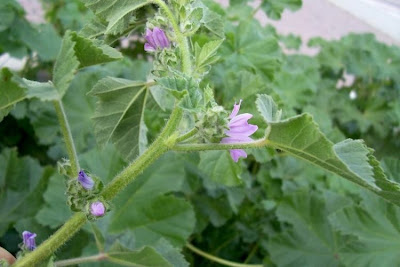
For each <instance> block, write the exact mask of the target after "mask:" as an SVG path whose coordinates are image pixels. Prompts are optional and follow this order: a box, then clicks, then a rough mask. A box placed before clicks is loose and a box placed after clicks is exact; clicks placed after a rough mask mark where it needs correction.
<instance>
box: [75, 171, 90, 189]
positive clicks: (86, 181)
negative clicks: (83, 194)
mask: <svg viewBox="0 0 400 267" xmlns="http://www.w3.org/2000/svg"><path fill="white" fill-rule="evenodd" d="M78 181H79V183H80V184H81V185H82V187H83V188H85V189H86V190H92V188H93V186H94V181H93V179H92V178H91V177H90V176H88V175H87V174H86V173H85V172H84V171H83V170H81V171H80V172H79V175H78Z"/></svg>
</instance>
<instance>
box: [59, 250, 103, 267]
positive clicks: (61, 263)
mask: <svg viewBox="0 0 400 267" xmlns="http://www.w3.org/2000/svg"><path fill="white" fill-rule="evenodd" d="M107 257H108V256H107V254H105V253H100V254H97V255H93V256H88V257H79V258H73V259H68V260H62V261H56V262H55V263H54V265H55V266H56V267H63V266H70V265H76V264H79V263H85V262H96V261H102V260H105V259H107Z"/></svg>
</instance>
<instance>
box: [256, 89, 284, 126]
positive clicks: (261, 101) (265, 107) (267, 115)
mask: <svg viewBox="0 0 400 267" xmlns="http://www.w3.org/2000/svg"><path fill="white" fill-rule="evenodd" d="M256 105H257V109H258V111H259V112H260V113H261V115H262V116H263V118H264V120H265V122H267V123H269V122H276V121H279V120H280V119H281V115H282V110H281V109H278V106H277V105H276V104H275V102H274V100H273V99H272V97H270V96H269V95H265V94H262V95H258V96H257V100H256Z"/></svg>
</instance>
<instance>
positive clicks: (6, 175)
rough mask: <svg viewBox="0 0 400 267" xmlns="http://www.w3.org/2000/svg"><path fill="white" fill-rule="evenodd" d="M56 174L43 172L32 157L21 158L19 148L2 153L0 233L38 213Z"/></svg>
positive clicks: (0, 157)
mask: <svg viewBox="0 0 400 267" xmlns="http://www.w3.org/2000/svg"><path fill="white" fill-rule="evenodd" d="M53 171H54V170H53V169H52V168H45V169H43V168H42V167H41V166H40V165H39V163H38V161H37V160H34V159H32V158H30V157H22V158H19V157H18V155H17V151H16V149H4V150H3V152H2V154H0V233H3V232H4V231H5V230H7V228H8V225H9V224H12V223H15V222H16V221H18V220H19V219H20V218H27V217H31V216H34V215H35V214H36V213H37V211H38V210H39V209H40V208H41V206H42V204H43V197H42V194H43V193H44V191H45V190H46V188H47V184H48V181H49V178H50V176H51V175H52V173H53Z"/></svg>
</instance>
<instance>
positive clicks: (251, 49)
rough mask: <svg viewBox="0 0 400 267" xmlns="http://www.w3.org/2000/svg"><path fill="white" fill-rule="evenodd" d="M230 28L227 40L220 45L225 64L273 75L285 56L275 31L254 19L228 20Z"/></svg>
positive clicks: (226, 67) (225, 65)
mask: <svg viewBox="0 0 400 267" xmlns="http://www.w3.org/2000/svg"><path fill="white" fill-rule="evenodd" d="M226 28H227V31H226V40H225V42H224V43H223V45H222V46H221V49H220V51H221V55H222V56H223V58H224V61H223V62H222V65H223V68H224V69H226V70H232V71H234V72H238V71H242V70H248V71H250V72H253V73H254V72H256V73H260V74H263V75H264V76H265V77H266V78H268V79H273V77H274V75H275V72H276V71H277V70H278V69H279V68H280V65H281V58H282V53H281V50H280V48H279V44H278V42H277V40H276V38H275V36H274V34H273V33H272V32H271V31H269V30H267V29H266V28H262V27H261V26H260V25H259V23H258V22H257V21H254V20H250V21H241V22H240V23H239V25H233V24H228V25H227V26H226ZM226 70H225V71H226Z"/></svg>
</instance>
